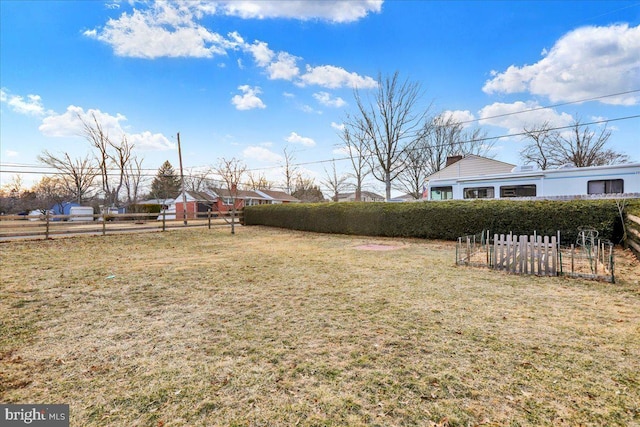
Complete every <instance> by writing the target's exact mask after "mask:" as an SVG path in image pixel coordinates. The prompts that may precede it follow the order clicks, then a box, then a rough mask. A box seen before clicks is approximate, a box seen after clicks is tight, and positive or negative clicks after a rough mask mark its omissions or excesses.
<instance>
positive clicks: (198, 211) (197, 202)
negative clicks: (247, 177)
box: [173, 188, 300, 218]
mask: <svg viewBox="0 0 640 427" xmlns="http://www.w3.org/2000/svg"><path fill="white" fill-rule="evenodd" d="M234 198H235V208H236V210H240V209H242V208H244V207H245V206H255V205H264V204H276V203H299V202H300V200H298V199H296V198H295V197H293V196H291V195H289V194H287V193H285V192H282V191H275V190H255V191H252V190H238V191H237V194H236V196H235V197H234V196H233V194H232V193H231V192H230V191H229V190H227V189H221V188H214V189H210V190H205V191H185V192H184V198H183V193H180V194H179V195H178V197H176V199H175V200H174V202H173V205H175V211H176V213H177V217H178V218H181V217H182V212H183V205H184V200H185V199H186V205H184V206H185V207H186V209H185V210H186V213H187V218H195V217H196V216H205V215H206V213H207V212H208V211H209V210H211V212H213V213H228V212H230V211H231V210H233V205H234V203H233V201H234Z"/></svg>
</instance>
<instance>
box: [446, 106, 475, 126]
mask: <svg viewBox="0 0 640 427" xmlns="http://www.w3.org/2000/svg"><path fill="white" fill-rule="evenodd" d="M440 116H442V118H444V119H445V120H447V119H448V118H450V117H451V118H453V120H455V121H456V122H458V123H462V124H463V125H464V127H467V126H470V125H471V124H472V123H470V122H472V121H474V120H475V116H474V115H473V113H472V112H471V111H469V110H464V111H463V110H455V111H451V110H446V111H443V112H442V113H441V114H440Z"/></svg>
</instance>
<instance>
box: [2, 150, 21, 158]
mask: <svg viewBox="0 0 640 427" xmlns="http://www.w3.org/2000/svg"><path fill="white" fill-rule="evenodd" d="M18 154H19V153H18V152H17V151H14V150H5V152H4V155H5V156H7V157H18Z"/></svg>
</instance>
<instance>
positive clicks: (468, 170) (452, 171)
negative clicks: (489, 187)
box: [427, 154, 516, 181]
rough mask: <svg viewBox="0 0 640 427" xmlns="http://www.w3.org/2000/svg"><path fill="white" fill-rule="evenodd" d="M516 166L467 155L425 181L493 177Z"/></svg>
mask: <svg viewBox="0 0 640 427" xmlns="http://www.w3.org/2000/svg"><path fill="white" fill-rule="evenodd" d="M515 166H516V165H513V164H511V163H506V162H501V161H499V160H494V159H490V158H488V157H482V156H476V155H475V154H467V155H466V156H464V157H463V158H462V159H460V160H458V161H456V162H454V163H452V164H450V165H449V166H446V167H444V168H442V169H440V170H439V171H438V172H435V173H433V174H431V175H429V176H428V177H427V181H430V180H432V179H442V178H460V177H465V176H481V175H493V174H498V173H509V172H511V170H512V169H513V168H514V167H515Z"/></svg>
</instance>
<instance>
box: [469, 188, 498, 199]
mask: <svg viewBox="0 0 640 427" xmlns="http://www.w3.org/2000/svg"><path fill="white" fill-rule="evenodd" d="M494 197H495V195H494V190H493V187H475V188H465V189H464V198H465V199H493V198H494Z"/></svg>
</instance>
